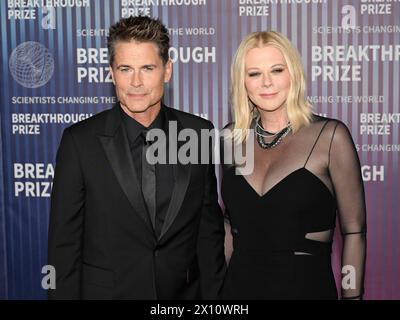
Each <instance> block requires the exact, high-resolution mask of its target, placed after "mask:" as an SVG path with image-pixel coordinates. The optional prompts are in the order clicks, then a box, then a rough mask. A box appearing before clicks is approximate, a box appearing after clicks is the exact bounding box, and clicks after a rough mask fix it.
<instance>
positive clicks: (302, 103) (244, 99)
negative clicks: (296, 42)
mask: <svg viewBox="0 0 400 320" xmlns="http://www.w3.org/2000/svg"><path fill="white" fill-rule="evenodd" d="M265 46H271V47H275V48H277V49H278V50H280V51H281V53H282V55H283V57H284V59H285V61H286V65H287V67H288V71H289V74H290V79H291V81H290V90H289V94H288V97H287V100H286V110H287V115H288V118H289V121H290V123H291V124H292V130H293V132H296V131H297V130H299V129H300V128H301V127H302V126H306V125H308V124H309V123H310V122H311V117H312V111H311V109H312V106H311V104H310V103H309V102H308V101H307V99H306V95H305V94H306V78H305V74H304V70H303V65H302V62H301V58H300V55H299V53H298V51H297V49H296V48H295V47H294V46H293V44H292V43H291V42H290V41H289V40H288V39H287V38H286V37H285V36H284V35H283V34H281V33H279V32H276V31H263V32H253V33H250V34H249V35H248V36H247V37H246V38H245V39H243V41H242V42H241V43H240V45H239V47H238V49H237V51H236V53H235V55H234V57H233V61H232V65H231V103H232V111H233V120H234V126H233V129H234V139H235V141H236V142H243V141H244V140H245V139H246V138H247V135H248V130H247V129H249V128H250V125H251V122H252V120H253V119H254V118H255V117H256V116H258V110H257V108H256V106H255V105H254V104H253V103H252V102H251V101H250V100H249V98H248V95H247V91H246V87H245V76H246V70H245V58H246V54H247V53H248V51H249V50H250V49H253V48H262V47H265ZM235 129H239V130H235Z"/></svg>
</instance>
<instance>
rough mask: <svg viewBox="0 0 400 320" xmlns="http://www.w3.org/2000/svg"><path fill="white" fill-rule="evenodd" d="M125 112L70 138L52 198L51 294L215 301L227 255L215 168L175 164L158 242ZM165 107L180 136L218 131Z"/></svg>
mask: <svg viewBox="0 0 400 320" xmlns="http://www.w3.org/2000/svg"><path fill="white" fill-rule="evenodd" d="M118 108H120V107H119V105H118V104H117V105H116V106H114V108H112V109H110V110H106V111H104V112H101V113H99V114H97V115H95V116H93V117H91V118H89V119H87V120H85V121H82V122H80V123H77V124H75V125H73V126H71V127H69V128H67V129H65V131H64V133H63V136H62V139H61V143H60V146H59V149H58V153H57V161H56V169H55V177H54V181H53V191H52V198H51V214H50V226H49V250H48V260H49V264H50V265H53V266H55V268H56V289H54V290H51V289H50V291H49V298H51V299H200V298H205V299H216V298H217V297H218V294H219V291H220V288H221V286H222V282H223V276H224V273H225V259H224V225H223V216H222V214H221V212H220V207H219V204H218V199H217V198H218V197H217V187H216V178H215V172H214V165H212V164H209V165H207V164H188V165H183V164H179V163H178V164H177V165H173V168H174V169H173V171H174V177H175V181H171V188H173V192H172V198H171V202H170V205H169V208H168V211H167V214H166V219H165V222H164V225H163V227H162V231H161V235H160V236H159V237H158V238H157V237H156V236H155V233H154V231H153V228H152V224H151V221H150V219H149V216H148V213H147V211H146V209H145V204H144V203H143V198H142V196H141V193H140V192H141V191H140V186H139V184H138V182H137V176H136V172H135V169H134V165H133V162H132V158H131V154H130V151H129V146H128V140H127V136H126V132H125V128H124V126H123V125H122V119H121V115H120V114H119V110H118ZM162 108H165V114H166V117H167V120H168V121H176V123H177V127H178V131H179V130H182V129H184V128H191V129H194V130H196V131H197V132H200V130H201V129H212V127H213V126H212V124H211V122H209V121H207V120H204V119H201V118H199V117H196V116H194V115H191V114H188V113H184V112H181V111H178V110H175V109H171V108H168V107H166V106H162ZM199 136H200V135H199ZM178 147H179V146H178Z"/></svg>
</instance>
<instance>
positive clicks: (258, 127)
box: [255, 117, 292, 149]
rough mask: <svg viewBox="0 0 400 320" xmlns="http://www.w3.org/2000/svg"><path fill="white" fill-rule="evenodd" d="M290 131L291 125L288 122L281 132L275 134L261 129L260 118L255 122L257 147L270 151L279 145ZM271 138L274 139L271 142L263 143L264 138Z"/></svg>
mask: <svg viewBox="0 0 400 320" xmlns="http://www.w3.org/2000/svg"><path fill="white" fill-rule="evenodd" d="M291 130H292V125H291V123H290V122H289V123H288V125H287V126H286V127H285V128H283V129H282V130H280V131H278V132H276V133H271V132H268V131H267V130H264V129H263V127H262V125H261V118H260V117H258V118H257V120H256V130H255V132H256V137H257V142H258V144H259V146H260V147H261V148H263V149H271V148H274V147H276V146H277V145H278V144H280V143H281V141H282V139H283V138H284V137H286V136H287V135H288V134H289V132H290V131H291ZM273 136H275V138H274V139H273V140H272V141H271V142H269V143H267V142H265V141H264V137H273Z"/></svg>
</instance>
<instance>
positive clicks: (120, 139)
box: [99, 104, 153, 233]
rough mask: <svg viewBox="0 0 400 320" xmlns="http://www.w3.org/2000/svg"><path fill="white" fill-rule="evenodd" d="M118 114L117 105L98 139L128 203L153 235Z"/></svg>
mask: <svg viewBox="0 0 400 320" xmlns="http://www.w3.org/2000/svg"><path fill="white" fill-rule="evenodd" d="M119 112H120V111H119V104H117V105H116V106H114V108H113V109H112V110H111V111H110V114H109V116H108V118H107V120H106V121H107V122H106V127H105V131H104V132H103V133H100V134H99V139H100V142H101V144H102V146H103V148H104V151H105V153H106V155H107V159H108V161H109V162H110V164H111V167H112V169H113V171H114V174H115V176H116V177H117V180H118V182H119V184H120V186H121V188H122V190H123V192H124V194H125V195H126V197H127V198H128V200H129V203H130V204H131V206H132V207H133V209H134V211H135V212H136V213H138V214H139V215H140V217H141V218H142V219H143V220H144V222H145V224H146V226H147V227H148V228H149V230H151V232H152V233H153V228H152V226H151V221H150V219H149V215H148V213H147V210H146V207H145V205H144V201H143V198H142V196H141V190H140V187H139V183H138V177H137V175H136V171H135V168H134V166H133V160H132V156H131V153H130V150H129V144H128V138H127V136H126V132H125V129H124V126H123V125H122V122H121V120H122V119H121V115H120V114H119Z"/></svg>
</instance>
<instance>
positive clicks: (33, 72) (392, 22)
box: [0, 0, 400, 299]
mask: <svg viewBox="0 0 400 320" xmlns="http://www.w3.org/2000/svg"><path fill="white" fill-rule="evenodd" d="M0 12H1V59H2V61H1V105H0V107H1V113H0V117H1V118H0V119H1V121H0V128H1V139H0V153H1V158H0V165H1V166H0V177H1V182H0V190H1V194H0V210H1V211H0V298H1V299H45V298H46V290H45V289H44V288H43V287H42V280H43V277H45V276H46V274H47V269H46V267H45V265H46V261H47V228H48V221H49V203H50V194H51V189H52V179H53V176H54V165H55V155H56V151H57V147H58V143H59V141H60V138H61V134H62V131H63V129H64V128H66V127H68V126H70V125H72V124H74V123H76V122H78V121H81V120H83V119H86V118H88V117H90V116H92V115H93V114H95V113H97V112H100V111H102V110H104V109H107V108H111V107H112V105H113V103H114V102H115V101H116V98H115V93H114V91H113V86H112V82H111V77H110V70H109V66H108V61H107V46H106V37H107V35H108V28H109V26H110V25H111V24H113V23H114V22H116V21H117V20H119V19H120V18H121V17H126V16H129V15H150V16H154V17H159V18H160V19H161V20H162V21H163V22H164V23H165V25H166V26H167V27H168V29H169V32H170V35H171V45H172V48H171V50H170V56H171V59H172V60H173V62H174V72H173V77H172V79H171V82H170V83H169V85H168V86H167V87H166V94H165V99H164V101H165V103H166V104H167V105H169V106H172V107H175V108H177V109H180V110H184V111H187V112H191V113H194V114H197V115H200V116H202V117H204V118H207V119H209V120H211V121H212V122H213V123H214V125H215V126H216V127H217V128H222V127H223V126H224V125H226V124H227V123H228V122H229V121H230V119H231V118H230V102H229V68H230V63H231V59H232V55H233V53H234V52H235V50H236V48H237V46H238V44H239V42H240V41H241V40H242V39H243V38H244V37H245V35H247V34H248V33H250V32H252V31H259V30H267V29H268V30H277V31H280V32H282V33H284V34H285V35H287V37H288V38H289V39H291V41H292V42H293V43H294V44H295V45H296V46H297V48H298V50H299V52H300V53H301V55H302V58H303V62H304V67H305V70H306V72H307V76H308V92H307V94H308V98H309V100H310V101H311V102H312V103H313V105H314V111H315V113H318V114H321V115H324V116H328V117H333V118H338V119H340V120H342V121H343V122H344V123H346V124H347V125H348V127H349V128H350V130H351V133H352V136H353V139H354V142H355V144H356V147H357V150H358V153H359V157H360V160H361V164H362V176H363V179H364V184H365V191H366V201H367V208H368V234H367V238H368V255H367V265H366V275H365V280H366V295H365V298H366V299H400V281H399V278H398V272H399V270H400V249H399V243H400V221H399V213H400V205H399V196H400V193H399V180H400V174H399V152H400V144H399V122H400V112H399V102H400V100H399V92H400V86H399V76H400V68H399V58H400V1H396V0H392V1H390V0H386V1H385V0H380V1H372V0H369V1H366V0H339V1H331V0H281V1H279V0H263V1H261V0H129V1H128V0H116V1H113V0H4V1H0ZM335 240H336V241H335V243H336V244H335V246H334V254H333V262H334V265H335V273H336V276H338V275H340V267H339V260H340V259H339V254H338V252H339V249H340V237H336V238H335Z"/></svg>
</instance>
